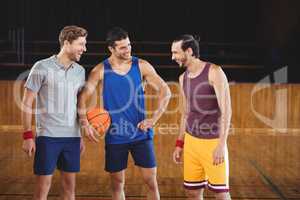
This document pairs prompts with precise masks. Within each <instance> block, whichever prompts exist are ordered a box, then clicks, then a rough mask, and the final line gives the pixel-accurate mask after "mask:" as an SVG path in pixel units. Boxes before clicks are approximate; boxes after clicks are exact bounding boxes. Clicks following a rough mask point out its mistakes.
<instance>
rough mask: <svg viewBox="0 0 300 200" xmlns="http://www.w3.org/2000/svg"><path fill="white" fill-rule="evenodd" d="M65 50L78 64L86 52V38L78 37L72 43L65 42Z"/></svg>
mask: <svg viewBox="0 0 300 200" xmlns="http://www.w3.org/2000/svg"><path fill="white" fill-rule="evenodd" d="M64 49H65V52H66V54H67V55H68V57H69V59H70V60H72V61H75V62H78V61H79V60H80V58H81V55H82V54H83V53H84V52H86V37H78V38H77V39H76V40H73V41H72V42H71V43H70V42H69V41H65V42H64Z"/></svg>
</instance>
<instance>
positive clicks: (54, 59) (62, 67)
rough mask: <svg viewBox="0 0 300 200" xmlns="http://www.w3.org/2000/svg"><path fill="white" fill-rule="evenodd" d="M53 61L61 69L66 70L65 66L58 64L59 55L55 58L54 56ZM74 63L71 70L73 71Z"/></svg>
mask: <svg viewBox="0 0 300 200" xmlns="http://www.w3.org/2000/svg"><path fill="white" fill-rule="evenodd" d="M52 59H53V61H54V63H55V64H56V65H57V66H58V67H59V68H60V69H63V70H65V66H64V65H63V64H61V63H59V62H58V59H57V55H53V56H52ZM74 63H75V62H72V64H71V66H70V68H72V69H73V68H74ZM70 68H68V69H70Z"/></svg>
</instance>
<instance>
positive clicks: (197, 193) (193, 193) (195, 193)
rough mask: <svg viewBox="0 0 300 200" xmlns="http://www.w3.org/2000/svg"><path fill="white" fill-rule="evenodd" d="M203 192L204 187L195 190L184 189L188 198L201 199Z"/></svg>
mask: <svg viewBox="0 0 300 200" xmlns="http://www.w3.org/2000/svg"><path fill="white" fill-rule="evenodd" d="M203 192H204V188H202V189H195V190H188V189H185V193H186V196H187V197H188V199H189V200H203Z"/></svg>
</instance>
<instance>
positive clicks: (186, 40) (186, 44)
mask: <svg viewBox="0 0 300 200" xmlns="http://www.w3.org/2000/svg"><path fill="white" fill-rule="evenodd" d="M180 41H182V44H181V49H182V50H183V51H185V50H187V49H188V48H191V49H192V50H193V56H195V57H196V58H199V57H200V48H199V41H200V37H199V36H197V38H195V37H194V36H192V35H189V34H184V35H180V36H179V37H177V38H175V40H174V41H173V42H180Z"/></svg>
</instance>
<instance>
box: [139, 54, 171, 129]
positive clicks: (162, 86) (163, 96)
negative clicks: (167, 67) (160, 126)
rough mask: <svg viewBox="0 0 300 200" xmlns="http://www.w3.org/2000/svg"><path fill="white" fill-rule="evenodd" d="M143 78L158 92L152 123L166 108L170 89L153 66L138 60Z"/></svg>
mask: <svg viewBox="0 0 300 200" xmlns="http://www.w3.org/2000/svg"><path fill="white" fill-rule="evenodd" d="M139 62H140V63H139V65H140V70H141V73H142V76H143V78H144V79H145V80H146V81H147V83H148V84H150V85H151V86H152V87H153V88H154V89H156V91H157V92H158V109H157V110H156V111H155V112H154V114H153V116H152V123H153V125H154V124H155V123H156V122H157V121H158V120H159V118H160V117H161V116H162V114H163V113H164V112H165V110H166V109H167V106H168V103H169V101H170V97H171V91H170V88H169V86H168V85H167V84H166V82H165V81H164V80H163V79H162V78H161V77H160V76H159V75H158V74H157V73H156V71H155V70H154V68H153V66H152V65H151V64H150V63H148V62H147V61H144V60H139Z"/></svg>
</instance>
